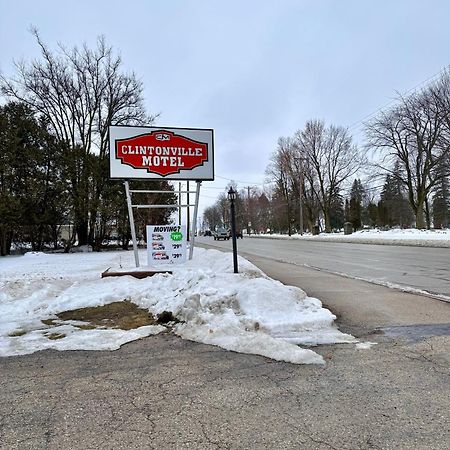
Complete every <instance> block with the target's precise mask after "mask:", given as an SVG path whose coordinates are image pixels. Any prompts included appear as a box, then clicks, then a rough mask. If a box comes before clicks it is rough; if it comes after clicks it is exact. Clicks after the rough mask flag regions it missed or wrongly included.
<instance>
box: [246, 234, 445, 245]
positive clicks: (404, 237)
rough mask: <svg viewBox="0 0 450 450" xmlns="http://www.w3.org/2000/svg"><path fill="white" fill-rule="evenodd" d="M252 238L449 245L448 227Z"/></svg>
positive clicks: (276, 235) (255, 236)
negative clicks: (442, 228) (440, 228)
mask: <svg viewBox="0 0 450 450" xmlns="http://www.w3.org/2000/svg"><path fill="white" fill-rule="evenodd" d="M250 237H252V238H266V239H303V240H313V241H330V242H348V243H351V242H357V243H359V244H381V245H412V246H415V247H449V248H450V229H444V230H416V229H404V230H403V229H392V230H387V231H382V230H378V229H371V230H360V231H356V232H355V233H352V234H347V235H344V233H342V232H341V233H321V234H319V235H317V236H313V235H311V234H308V233H305V234H304V235H303V236H301V235H300V234H294V235H292V236H287V235H285V234H260V235H250Z"/></svg>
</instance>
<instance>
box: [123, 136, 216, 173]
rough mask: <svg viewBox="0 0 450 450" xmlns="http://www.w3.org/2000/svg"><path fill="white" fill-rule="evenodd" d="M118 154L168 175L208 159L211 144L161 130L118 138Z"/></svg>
mask: <svg viewBox="0 0 450 450" xmlns="http://www.w3.org/2000/svg"><path fill="white" fill-rule="evenodd" d="M115 144H116V158H117V159H119V160H120V161H121V163H122V164H125V165H128V166H131V167H133V168H135V169H141V170H144V171H147V172H149V173H156V174H158V175H161V176H163V177H164V176H166V175H170V174H174V173H179V172H180V171H181V170H191V169H194V168H195V167H198V166H201V165H203V163H204V162H206V161H208V144H207V143H206V142H198V141H194V140H193V139H189V138H187V137H185V136H180V135H177V134H175V133H172V132H171V131H166V130H157V131H153V132H152V133H148V134H142V135H140V136H135V137H132V138H128V139H117V140H116V141H115Z"/></svg>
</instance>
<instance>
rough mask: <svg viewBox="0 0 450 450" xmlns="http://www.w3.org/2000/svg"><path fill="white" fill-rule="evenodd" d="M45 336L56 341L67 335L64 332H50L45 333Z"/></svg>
mask: <svg viewBox="0 0 450 450" xmlns="http://www.w3.org/2000/svg"><path fill="white" fill-rule="evenodd" d="M45 337H46V338H47V339H50V340H52V341H56V340H58V339H63V338H65V337H66V335H65V334H64V333H49V334H45Z"/></svg>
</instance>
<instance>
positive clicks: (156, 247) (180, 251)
mask: <svg viewBox="0 0 450 450" xmlns="http://www.w3.org/2000/svg"><path fill="white" fill-rule="evenodd" d="M186 253H187V252H186V226H185V225H147V255H148V265H149V266H154V265H159V264H180V263H183V262H185V261H186Z"/></svg>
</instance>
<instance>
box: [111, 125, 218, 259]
mask: <svg viewBox="0 0 450 450" xmlns="http://www.w3.org/2000/svg"><path fill="white" fill-rule="evenodd" d="M109 149H110V178H112V179H124V180H125V181H124V186H125V195H126V199H127V207H128V216H129V220H130V228H131V237H132V240H133V251H134V259H135V263H136V267H139V266H140V263H139V254H138V246H137V237H136V227H135V222H134V214H133V208H136V209H140V208H150V209H151V208H170V209H179V211H181V208H190V207H194V215H193V220H192V222H190V221H189V214H188V220H187V222H188V223H187V229H188V236H190V247H189V259H192V256H193V252H194V243H195V234H196V231H197V215H198V204H199V199H200V187H201V183H202V181H212V180H214V130H212V129H209V128H177V127H157V126H150V127H149V126H147V127H146V126H128V125H124V126H110V127H109ZM119 150H120V151H119ZM129 156H131V158H129ZM136 157H137V158H136ZM144 157H145V159H144ZM140 158H141V159H140ZM155 158H159V159H158V160H157V161H158V162H159V163H160V167H161V165H162V166H164V162H165V163H167V164H169V165H170V166H171V167H170V170H167V168H166V169H160V170H159V169H156V168H155V167H156V165H155V164H156V163H155ZM139 161H140V162H139ZM150 161H151V162H150ZM136 162H137V163H136ZM172 163H173V166H172ZM136 166H137V167H136ZM158 170H159V172H160V173H158ZM130 179H140V180H167V181H175V180H178V181H180V180H183V181H187V182H188V185H187V186H188V187H187V190H186V191H181V190H180V191H178V193H179V195H180V197H179V204H178V205H144V204H140V203H138V202H137V203H133V201H132V195H133V194H140V193H142V194H143V193H146V194H147V193H154V194H171V193H173V192H172V191H160V190H143V189H130V185H129V180H130ZM189 181H195V182H196V188H195V191H191V190H189ZM182 193H185V194H187V199H188V201H187V203H188V204H184V205H182V204H181V194H182ZM191 193H192V194H195V203H194V204H189V194H191ZM188 211H189V209H188ZM179 221H180V224H179V225H181V214H180V219H179ZM191 224H192V225H191Z"/></svg>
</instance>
